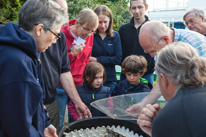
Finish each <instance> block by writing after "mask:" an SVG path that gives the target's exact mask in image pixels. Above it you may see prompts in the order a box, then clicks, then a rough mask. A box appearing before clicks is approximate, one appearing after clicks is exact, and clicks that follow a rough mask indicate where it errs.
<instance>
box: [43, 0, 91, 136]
mask: <svg viewBox="0 0 206 137" xmlns="http://www.w3.org/2000/svg"><path fill="white" fill-rule="evenodd" d="M53 1H55V2H56V3H57V4H58V5H59V6H61V8H63V9H64V11H65V12H67V8H68V7H67V2H66V0H53ZM48 31H50V32H51V34H52V33H53V34H52V35H54V36H55V37H54V39H55V40H56V43H54V44H52V46H51V47H50V48H48V49H47V50H46V51H45V52H44V53H42V54H41V57H40V59H41V64H42V69H43V76H44V83H45V91H46V95H45V100H44V104H45V106H46V108H47V110H48V114H49V117H50V122H51V123H52V124H53V125H54V126H55V127H56V129H57V133H59V131H60V130H61V129H62V127H63V124H64V114H65V108H66V103H67V99H68V96H69V98H70V99H71V100H72V101H73V102H74V105H75V108H76V111H77V112H78V114H79V115H80V117H81V118H82V117H86V118H87V117H91V113H90V111H89V109H88V108H87V107H86V106H85V104H84V103H83V102H82V101H81V98H80V97H79V95H78V92H77V90H76V87H75V85H74V80H73V77H72V74H71V71H72V70H71V68H70V61H69V58H68V50H67V44H66V37H65V35H64V33H63V32H62V31H60V33H59V34H58V33H55V32H54V31H52V30H48ZM59 82H60V83H61V85H62V87H63V88H64V91H63V92H61V91H59V90H58V89H56V88H57V85H58V83H59Z"/></svg>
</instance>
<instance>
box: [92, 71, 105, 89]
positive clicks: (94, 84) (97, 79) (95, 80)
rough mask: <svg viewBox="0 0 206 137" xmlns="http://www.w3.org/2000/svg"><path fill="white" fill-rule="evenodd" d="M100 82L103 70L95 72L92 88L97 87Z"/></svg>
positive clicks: (101, 81)
mask: <svg viewBox="0 0 206 137" xmlns="http://www.w3.org/2000/svg"><path fill="white" fill-rule="evenodd" d="M102 83H103V71H101V72H99V73H97V74H96V78H95V79H94V81H93V82H92V84H91V85H92V87H93V88H99V87H100V85H101V84H102Z"/></svg>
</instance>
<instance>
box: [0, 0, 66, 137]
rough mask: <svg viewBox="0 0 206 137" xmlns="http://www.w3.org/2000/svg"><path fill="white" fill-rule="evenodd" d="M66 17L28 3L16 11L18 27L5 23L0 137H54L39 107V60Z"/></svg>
mask: <svg viewBox="0 0 206 137" xmlns="http://www.w3.org/2000/svg"><path fill="white" fill-rule="evenodd" d="M31 5H32V6H31ZM31 14H32V15H31ZM67 16H68V15H67V13H65V12H64V10H63V9H61V8H60V7H59V6H58V5H57V3H55V2H53V1H51V0H28V1H27V2H26V3H25V4H24V5H23V6H22V7H21V9H20V11H19V26H17V25H16V24H14V23H7V24H6V25H5V26H3V29H2V30H1V31H0V58H1V60H0V66H1V67H0V137H44V136H46V137H57V134H56V129H55V127H54V126H53V125H51V124H50V122H49V118H48V116H47V111H46V109H44V107H43V99H44V94H45V93H44V82H43V77H42V70H41V61H40V59H39V57H40V52H44V51H45V50H46V49H47V48H48V47H49V46H51V44H52V43H55V42H56V39H58V36H56V35H54V34H53V33H55V34H58V33H59V32H60V28H61V26H62V24H64V22H65V18H67Z"/></svg>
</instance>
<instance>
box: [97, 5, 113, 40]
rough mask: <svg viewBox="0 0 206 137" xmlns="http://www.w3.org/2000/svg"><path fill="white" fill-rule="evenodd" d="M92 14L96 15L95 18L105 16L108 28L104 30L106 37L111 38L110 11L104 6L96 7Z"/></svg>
mask: <svg viewBox="0 0 206 137" xmlns="http://www.w3.org/2000/svg"><path fill="white" fill-rule="evenodd" d="M94 12H95V13H96V14H97V16H99V15H105V16H107V17H108V18H109V19H110V21H109V27H108V29H107V30H106V33H107V35H110V36H111V37H113V33H112V31H113V15H112V11H111V10H110V9H109V8H108V7H107V6H106V5H100V6H98V7H97V8H96V9H95V10H94ZM98 31H99V30H98V29H97V33H98Z"/></svg>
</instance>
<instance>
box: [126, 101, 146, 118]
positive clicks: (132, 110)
mask: <svg viewBox="0 0 206 137" xmlns="http://www.w3.org/2000/svg"><path fill="white" fill-rule="evenodd" d="M144 106H145V105H144V104H143V103H142V102H140V103H137V104H134V105H132V106H131V107H129V108H127V109H126V112H127V113H129V114H130V115H134V116H135V115H138V114H140V112H141V110H142V109H143V108H144Z"/></svg>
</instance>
